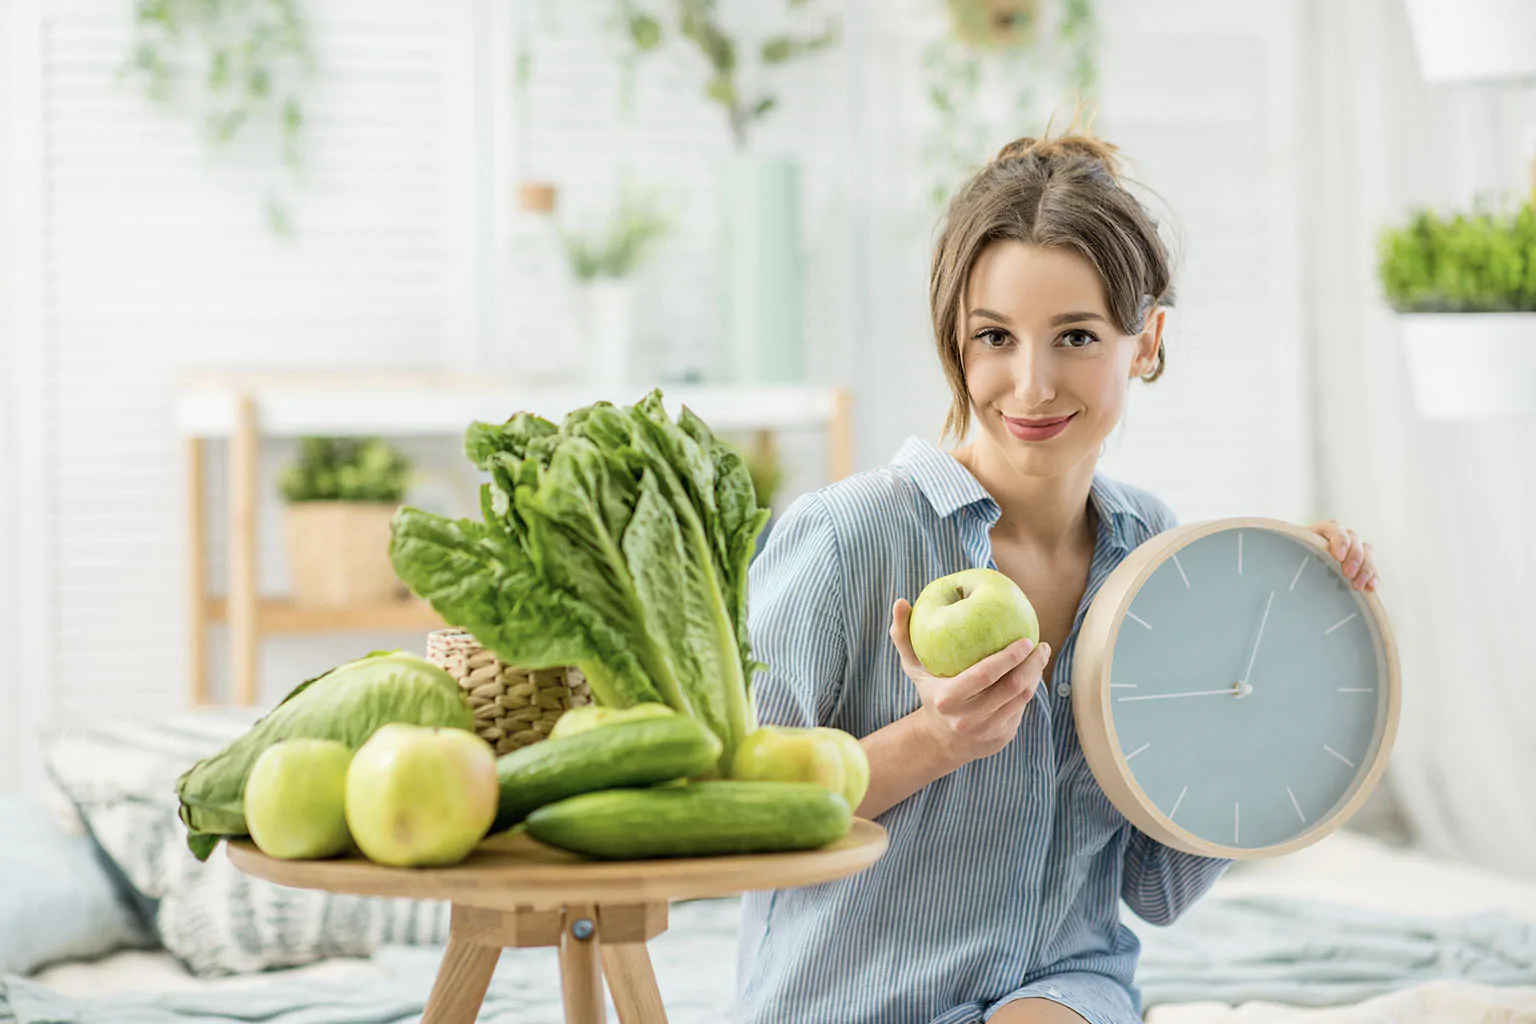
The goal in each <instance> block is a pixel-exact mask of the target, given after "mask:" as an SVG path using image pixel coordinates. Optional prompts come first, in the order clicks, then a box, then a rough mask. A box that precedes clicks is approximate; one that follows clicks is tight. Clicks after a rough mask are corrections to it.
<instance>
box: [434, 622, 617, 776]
mask: <svg viewBox="0 0 1536 1024" xmlns="http://www.w3.org/2000/svg"><path fill="white" fill-rule="evenodd" d="M427 660H428V661H430V662H432V663H433V664H434V665H438V666H440V667H441V668H442V669H443V670H444V671H445V672H447V673H448V674H449V675H451V676H453V678H454V679H456V680H458V683H459V686H461V687H463V689H464V692H465V693H466V694H467V695H468V696H469V703H470V706H471V707H472V708H474V710H475V732H476V733H477V734H479V736H480V737H481V738H482V739H484V740H485V741H486V742H487V743H489V744H490V745H491V746H492V747H494V748H495V749H496V755H497V756H498V757H500V756H501V755H502V754H509V753H511V752H512V751H514V750H517V749H519V748H521V747H526V746H527V745H528V744H530V743H536V742H538V741H539V740H542V739H544V738H545V737H547V736H548V735H549V730H550V729H553V728H554V726H555V720H556V719H558V718H559V717H560V716H561V715H562V714H564V713H565V712H566V711H567V710H569V709H570V708H574V707H579V706H581V705H583V704H591V703H592V691H591V690H590V689H589V688H588V686H587V679H586V677H585V676H583V675H582V674H581V671H580V670H579V669H576V668H546V669H525V668H518V667H517V666H516V665H508V664H507V663H506V662H504V661H502V660H501V659H500V658H498V657H496V655H495V654H494V653H492V652H491V651H489V650H487V649H486V648H484V647H482V646H480V641H478V640H476V639H475V638H474V637H473V636H472V635H471V634H470V633H469V632H468V631H466V630H462V629H439V630H436V631H434V632H432V633H429V634H428V635H427Z"/></svg>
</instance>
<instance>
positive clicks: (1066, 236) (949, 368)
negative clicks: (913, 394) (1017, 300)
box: [928, 131, 1173, 438]
mask: <svg viewBox="0 0 1536 1024" xmlns="http://www.w3.org/2000/svg"><path fill="white" fill-rule="evenodd" d="M1117 152H1118V150H1117V148H1116V147H1115V146H1113V145H1111V144H1109V143H1107V142H1103V141H1101V140H1099V139H1095V138H1092V137H1090V136H1087V135H1082V134H1077V133H1075V132H1071V131H1069V132H1068V134H1066V135H1061V136H1058V137H1056V138H1054V139H1049V138H1045V139H1034V138H1027V137H1026V138H1021V139H1016V140H1014V141H1013V142H1010V143H1008V145H1006V146H1004V147H1003V148H1002V149H1001V150H1000V151H999V152H998V154H997V156H996V158H995V159H993V161H992V162H991V163H990V164H988V165H987V166H986V167H983V168H982V169H981V170H980V171H978V172H976V174H975V175H974V176H973V177H971V178H970V179H969V180H968V181H967V182H966V183H965V184H964V185H962V186H961V188H960V190H959V191H958V192H957V193H956V194H955V196H954V198H952V199H951V200H950V203H949V210H948V212H947V215H946V216H945V219H944V226H943V229H942V231H941V232H940V234H939V240H938V244H937V245H936V246H935V248H934V252H933V268H932V272H931V273H930V275H929V279H928V302H929V306H930V308H931V312H932V315H933V333H934V340H935V341H936V342H937V344H938V348H939V361H940V362H941V363H942V364H943V366H944V376H945V377H946V378H947V379H948V380H949V387H950V391H951V392H952V393H953V402H952V404H951V405H950V410H949V416H948V418H947V419H946V420H945V423H944V434H945V436H946V437H947V436H948V435H950V434H954V435H955V436H956V437H957V438H963V437H964V436H965V433H966V431H967V430H968V429H969V428H970V423H971V399H970V389H969V387H968V386H967V385H966V381H965V367H964V364H963V363H962V362H961V357H960V331H961V327H962V324H961V322H960V303H961V301H962V299H963V297H964V294H965V288H966V285H967V282H968V281H969V278H970V274H971V268H972V267H973V266H974V265H975V263H976V258H977V257H978V256H980V255H981V252H982V250H983V249H985V248H986V247H987V246H988V245H990V244H991V243H992V242H996V241H1004V240H1011V241H1017V242H1022V243H1024V244H1025V245H1030V246H1039V247H1041V248H1051V247H1054V248H1059V249H1067V250H1070V251H1072V252H1076V253H1077V254H1078V255H1080V256H1082V257H1083V258H1084V259H1086V260H1087V261H1088V262H1089V263H1090V264H1092V266H1093V268H1094V269H1095V270H1097V271H1098V274H1099V279H1100V280H1101V281H1103V282H1104V292H1105V297H1106V298H1107V300H1108V302H1109V315H1110V318H1111V319H1112V320H1114V322H1115V324H1116V326H1118V327H1119V328H1120V330H1121V331H1122V332H1123V333H1125V334H1136V333H1138V332H1140V331H1141V330H1142V329H1143V327H1144V326H1145V324H1146V318H1147V314H1148V313H1149V312H1150V311H1151V310H1152V309H1153V308H1154V307H1155V306H1159V305H1172V303H1173V277H1172V275H1173V272H1172V267H1171V263H1172V261H1171V258H1170V256H1169V253H1168V249H1167V247H1166V246H1165V245H1164V244H1163V241H1162V239H1161V238H1159V237H1158V233H1157V222H1156V221H1154V220H1153V219H1152V216H1151V214H1149V213H1148V212H1147V210H1146V208H1145V207H1144V206H1142V204H1141V202H1140V201H1139V200H1137V198H1136V197H1135V196H1133V195H1131V193H1130V192H1129V191H1127V189H1126V188H1125V186H1124V184H1123V181H1122V178H1121V174H1120V168H1119V159H1118V158H1117V157H1116V153H1117ZM1166 362H1167V357H1166V355H1165V354H1164V352H1163V346H1162V343H1161V342H1159V344H1158V347H1157V366H1156V367H1155V368H1154V369H1153V370H1151V371H1149V372H1148V373H1146V374H1143V375H1142V378H1141V379H1142V380H1144V381H1147V382H1149V383H1150V382H1151V381H1154V380H1157V378H1158V377H1160V376H1162V373H1163V367H1164V366H1165V365H1166Z"/></svg>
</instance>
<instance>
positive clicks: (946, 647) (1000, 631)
mask: <svg viewBox="0 0 1536 1024" xmlns="http://www.w3.org/2000/svg"><path fill="white" fill-rule="evenodd" d="M907 630H908V635H909V636H910V637H911V639H912V653H914V654H916V655H917V657H918V659H919V660H920V661H922V663H923V667H924V668H926V669H927V670H928V671H929V672H932V673H933V674H934V675H936V676H957V675H959V674H960V673H961V672H964V671H965V670H966V669H968V668H970V667H971V666H972V665H974V664H976V663H977V662H978V661H981V660H982V659H983V658H985V657H988V656H989V655H993V654H996V653H997V652H998V651H1001V650H1002V649H1003V648H1005V647H1007V646H1008V645H1009V644H1011V643H1014V642H1015V641H1017V640H1021V639H1023V638H1024V637H1028V638H1029V639H1030V640H1033V641H1035V642H1036V643H1038V642H1039V640H1040V620H1039V618H1037V617H1036V615H1035V606H1034V605H1032V604H1030V603H1029V598H1027V597H1025V596H1024V591H1022V590H1020V589H1019V585H1018V584H1017V583H1015V582H1013V580H1011V579H1009V578H1008V577H1007V576H1005V575H1003V574H1002V573H1000V572H998V571H997V570H996V569H986V568H982V569H963V570H961V571H960V572H954V573H950V574H949V575H948V576H940V577H939V578H938V579H936V580H934V581H933V582H931V583H929V584H928V585H927V586H926V587H924V588H923V590H922V593H920V594H918V595H917V601H916V602H915V603H914V604H913V605H912V617H911V619H910V621H909V622H908V624H907Z"/></svg>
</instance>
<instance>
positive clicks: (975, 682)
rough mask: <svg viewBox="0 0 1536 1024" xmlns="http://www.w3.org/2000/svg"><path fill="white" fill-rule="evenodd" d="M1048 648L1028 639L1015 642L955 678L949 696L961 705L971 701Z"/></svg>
mask: <svg viewBox="0 0 1536 1024" xmlns="http://www.w3.org/2000/svg"><path fill="white" fill-rule="evenodd" d="M1046 646H1047V645H1045V644H1040V645H1036V644H1035V642H1034V641H1033V640H1031V639H1029V638H1028V637H1024V638H1023V639H1021V640H1015V641H1014V642H1013V643H1011V644H1009V645H1008V646H1007V647H1004V648H1003V649H1002V650H1000V651H998V652H997V653H996V654H991V655H988V656H987V657H985V658H982V659H981V660H980V661H978V662H977V663H976V664H974V665H972V666H971V667H970V668H968V669H966V670H965V671H964V672H961V673H960V674H959V675H957V676H955V677H954V680H953V683H952V686H951V688H950V690H949V694H948V696H949V697H951V698H952V699H953V700H954V701H956V702H959V703H963V702H965V701H969V700H970V699H971V698H973V697H975V696H976V695H977V694H979V693H981V692H983V691H985V690H986V689H987V687H989V686H991V685H992V684H994V683H996V682H997V681H998V680H999V679H1002V678H1003V677H1004V676H1006V675H1007V674H1008V673H1009V672H1011V671H1012V670H1013V669H1015V668H1017V667H1018V666H1020V665H1022V664H1024V662H1025V661H1026V660H1028V659H1029V658H1031V657H1033V656H1034V655H1035V653H1036V652H1038V651H1039V650H1040V648H1041V647H1046ZM950 710H958V709H950Z"/></svg>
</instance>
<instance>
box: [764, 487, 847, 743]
mask: <svg viewBox="0 0 1536 1024" xmlns="http://www.w3.org/2000/svg"><path fill="white" fill-rule="evenodd" d="M842 580H843V573H842V567H841V560H840V558H839V555H838V545H837V535H836V531H835V528H834V526H833V524H832V519H831V516H830V515H829V514H828V512H827V509H826V505H825V504H824V503H823V502H822V500H821V498H820V497H819V496H818V495H817V494H815V493H814V492H812V493H810V494H805V495H802V496H801V497H799V498H797V499H796V500H795V501H794V503H793V504H791V505H790V506H789V508H787V509H786V510H785V511H784V513H783V514H782V515H781V516H780V517H778V521H777V522H776V523H775V524H774V526H773V529H772V530H771V532H770V533H769V535H768V541H767V543H766V544H765V545H764V546H763V550H762V552H761V553H760V554H759V555H758V556H757V558H756V560H754V561H753V563H752V566H751V568H750V569H749V570H748V572H747V587H748V599H747V632H748V635H749V637H750V639H751V642H752V657H753V658H754V659H756V660H757V661H760V662H762V663H763V664H764V665H766V666H767V667H766V668H762V669H759V670H758V671H757V673H756V675H754V677H753V680H752V699H753V702H754V703H755V705H756V708H757V717H758V721H759V722H760V723H762V724H763V725H788V726H800V727H809V726H815V725H828V724H830V719H831V717H832V713H833V711H834V710H835V709H836V707H837V703H838V698H839V697H840V696H841V694H842V688H843V674H844V671H845V669H846V668H847V664H848V656H847V646H846V641H845V639H844V638H845V637H846V635H847V634H846V632H845V630H844V628H843V582H842Z"/></svg>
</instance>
